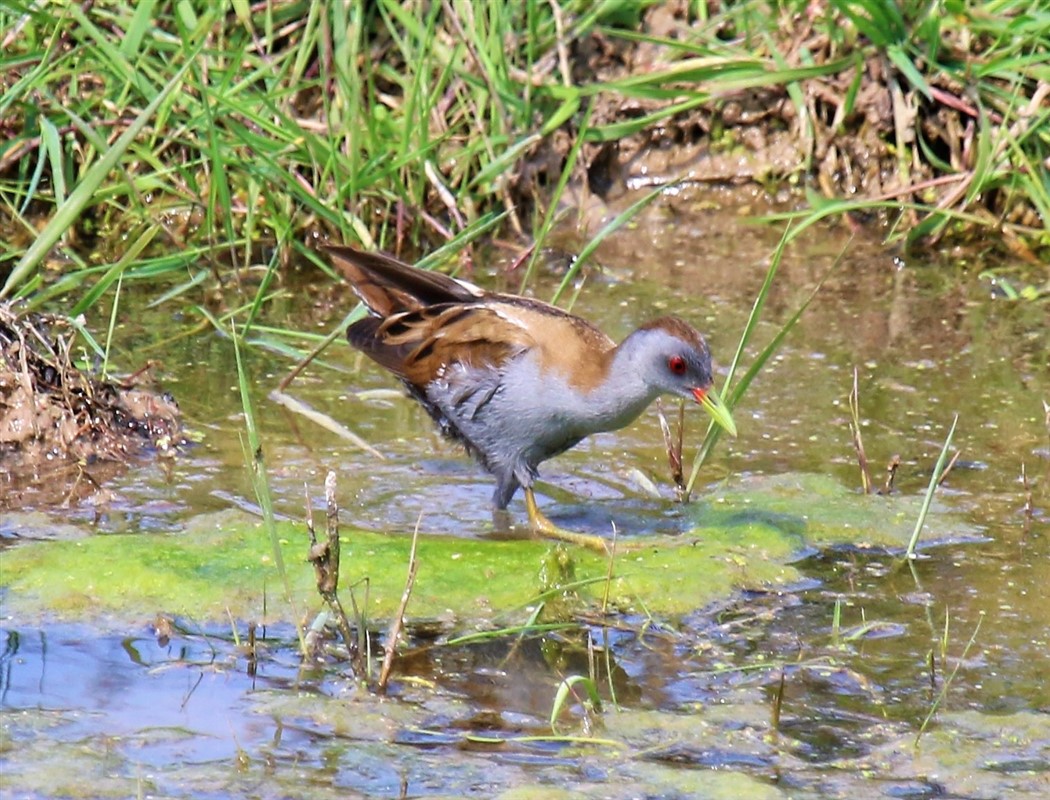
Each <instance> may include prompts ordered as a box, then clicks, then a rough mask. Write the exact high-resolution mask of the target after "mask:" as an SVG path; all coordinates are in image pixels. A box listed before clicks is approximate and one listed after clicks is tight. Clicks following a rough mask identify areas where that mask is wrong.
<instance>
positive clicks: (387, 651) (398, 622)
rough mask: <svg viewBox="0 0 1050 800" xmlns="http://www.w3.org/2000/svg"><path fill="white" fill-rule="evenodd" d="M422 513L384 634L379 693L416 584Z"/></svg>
mask: <svg viewBox="0 0 1050 800" xmlns="http://www.w3.org/2000/svg"><path fill="white" fill-rule="evenodd" d="M422 520H423V515H422V514H420V516H419V519H418V520H416V527H415V529H413V531H412V550H411V551H410V552H409V555H408V576H407V577H406V578H405V590H404V591H403V592H402V593H401V604H400V605H399V606H398V607H397V614H395V615H394V619H393V620H391V622H390V630H389V631H387V635H386V646H385V647H384V648H383V668H382V669H381V670H380V671H379V684H378V686H377V687H376V688H377V690H378V691H379V692H380V693H381V694H385V693H386V686H387V683H388V682H389V681H390V670H391V669H393V666H394V654H395V653H396V652H397V640H398V639H399V638H400V637H401V630H402V629H403V628H404V627H405V609H406V608H408V600H409V598H410V597H411V596H412V587H413V586H415V585H416V571H417V570H418V568H419V562H418V561H417V560H416V543H417V542H418V541H419V523H420V522H422Z"/></svg>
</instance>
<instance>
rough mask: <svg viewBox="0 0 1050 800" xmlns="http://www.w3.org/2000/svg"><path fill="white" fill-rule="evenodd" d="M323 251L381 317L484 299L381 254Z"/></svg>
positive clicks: (335, 249) (444, 277)
mask: <svg viewBox="0 0 1050 800" xmlns="http://www.w3.org/2000/svg"><path fill="white" fill-rule="evenodd" d="M323 249H324V251H325V252H326V253H327V254H328V255H329V256H330V257H331V259H332V265H333V266H334V267H335V268H336V269H337V270H338V271H339V272H340V274H342V276H343V277H344V278H346V279H347V281H349V282H350V285H351V286H352V287H353V289H354V292H355V293H356V294H357V296H358V297H360V298H361V301H362V302H363V303H364V304H365V305H366V306H368V308H369V309H370V310H371V311H372V313H373V314H376V315H378V316H380V317H389V316H392V315H394V314H400V313H403V312H406V311H417V310H420V309H423V308H425V307H427V306H440V305H447V304H450V303H474V302H477V301H478V300H479V299H480V297H481V296H482V292H481V291H480V290H474V289H472V288H471V287H468V286H467V285H466V284H463V283H461V282H459V281H457V280H453V279H452V278H450V277H448V276H447V275H442V274H441V273H439V272H429V271H427V270H421V269H416V268H415V267H412V266H409V265H408V264H405V263H404V262H402V261H398V260H397V259H396V258H391V257H390V256H385V255H383V254H381V253H366V252H363V251H361V250H355V249H353V248H352V247H337V246H326V247H324V248H323Z"/></svg>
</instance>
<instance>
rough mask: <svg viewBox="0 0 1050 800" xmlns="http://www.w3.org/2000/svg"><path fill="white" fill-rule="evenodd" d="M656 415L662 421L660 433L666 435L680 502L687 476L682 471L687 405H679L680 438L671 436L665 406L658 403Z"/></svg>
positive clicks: (669, 461) (669, 459) (672, 476)
mask: <svg viewBox="0 0 1050 800" xmlns="http://www.w3.org/2000/svg"><path fill="white" fill-rule="evenodd" d="M656 414H657V417H658V418H659V420H660V431H661V432H662V433H663V435H664V446H665V447H666V448H667V462H668V464H670V466H671V480H672V481H674V485H675V490H676V493H677V494H678V500H679V502H681V501H682V499H683V498H684V497H685V475H684V474H683V471H682V443H683V440H684V436H685V403H682V402H680V403H679V404H678V436H677V438H675V437H674V436H672V434H671V426H670V424H668V422H667V417H666V416H664V409H663V405H662V404H661V403H660V402H659V401H657V406H656Z"/></svg>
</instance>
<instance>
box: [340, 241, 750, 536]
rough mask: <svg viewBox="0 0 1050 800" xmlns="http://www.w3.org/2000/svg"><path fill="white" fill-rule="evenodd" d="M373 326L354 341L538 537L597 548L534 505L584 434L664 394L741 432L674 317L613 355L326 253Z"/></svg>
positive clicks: (498, 308)
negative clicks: (543, 471)
mask: <svg viewBox="0 0 1050 800" xmlns="http://www.w3.org/2000/svg"><path fill="white" fill-rule="evenodd" d="M323 250H324V252H325V253H326V254H327V256H328V257H329V259H330V261H331V263H332V266H333V267H335V269H336V270H337V271H338V272H339V273H340V274H341V275H342V276H343V277H344V278H345V279H346V280H347V282H349V284H350V286H351V288H352V289H353V291H354V293H355V294H356V295H357V297H358V298H359V299H360V300H361V302H362V303H364V305H365V307H366V308H367V309H368V312H369V314H368V316H365V317H363V318H362V319H360V320H358V321H356V322H353V323H352V324H351V325H350V326H349V327H348V329H347V339H348V341H349V343H350V344H351V345H352V346H353V347H354V348H356V349H357V350H359V351H361V352H362V353H363V354H364V355H366V356H368V358H370V359H372V360H373V361H374V362H376V363H377V364H379V365H380V366H381V367H384V368H385V369H387V370H389V371H390V372H391V373H393V374H394V375H395V376H396V377H397V378H399V379H400V380H401V382H402V383H403V384H404V386H405V388H406V389H407V390H408V393H409V394H410V395H411V396H412V397H414V398H415V399H416V400H417V401H419V403H420V404H421V405H422V406H423V408H424V409H426V411H427V413H428V414H429V415H430V417H431V418H432V419H433V421H434V422H435V423H436V424H437V426H438V428H439V429H440V431H441V433H442V434H444V435H445V436H446V437H447V438H449V439H452V440H455V441H457V442H459V443H461V444H462V445H463V446H464V447H465V449H466V451H467V453H468V454H469V455H471V456H473V457H474V459H476V460H477V461H478V462H479V463H480V464H481V466H482V467H483V468H484V469H486V470H487V471H488V472H489V473H491V474H492V475H493V476H494V477H495V479H496V489H495V492H494V494H493V497H492V504H493V506H494V507H495V509H497V510H502V509H506V507H507V505H508V504H509V503H510V501H511V499H512V498H513V497H514V495H515V493H516V492H517V491H518V489H519V488H523V489H524V492H525V505H526V509H527V511H528V516H529V524H530V527H531V528H532V530H533V531H534V532H535V533H536V534H538V535H540V536H543V537H548V538H554V539H559V540H563V541H567V542H572V543H574V544H580V545H583V546H586V547H592V548H599V547H600V548H604V547H605V544H604V540H603V539H602V538H601V537H594V536H588V535H586V534H578V533H575V532H573V531H567V530H565V529H563V528H560V527H559V526H557V525H555V524H554V523H553V522H551V521H550V520H549V519H548V518H547V517H546V516H545V515H544V514H543V513H542V512H541V511H540V510H539V507H538V506H537V504H536V496H535V489H534V486H535V482H536V478H537V474H538V467H539V465H540V464H541V463H542V462H544V461H546V460H547V459H549V458H552V457H553V456H557V455H559V454H561V453H564V452H565V451H566V450H568V449H570V448H572V447H574V446H575V445H576V444H578V443H579V442H580V441H581V440H582V439H584V438H585V437H586V436H589V435H590V434H593V433H598V432H600V431H612V430H618V429H620V428H623V427H625V426H626V425H628V424H630V423H631V422H633V421H634V420H635V419H636V418H637V417H638V416H639V415H640V414H641V413H642V412H643V411H644V410H645V409H646V408H647V407H648V406H649V405H650V403H652V401H653V400H655V399H656V398H657V397H658V396H660V395H674V396H678V397H684V398H687V399H689V400H692V401H695V402H697V403H700V404H701V405H702V406H703V407H704V409H705V410H706V411H707V412H708V413H709V414H710V415H711V417H712V418H713V419H714V420H715V422H716V423H718V424H719V425H720V426H721V427H722V428H724V429H725V430H726V431H727V432H728V433H730V434H731V435H734V436H735V435H736V426H735V424H734V422H733V418H732V416H731V414H730V412H729V410H728V409H727V408H726V406H725V404H724V403H723V402H722V400H721V399H720V398H719V396H718V394H717V392H716V391H715V390H714V388H713V386H712V367H711V353H710V350H709V348H708V345H707V342H706V341H705V340H704V337H703V336H701V335H700V333H699V332H698V331H697V330H696V329H695V328H694V327H692V326H691V325H689V324H688V323H687V322H685V321H683V320H682V319H680V318H679V317H676V316H663V317H659V318H657V319H654V320H652V321H650V322H647V323H645V324H643V325H642V326H641V327H639V328H638V329H637V330H635V331H634V332H633V333H631V334H630V335H628V336H627V337H626V338H624V340H623V341H622V342H620V343H619V344H617V343H616V342H614V341H613V340H612V339H611V338H610V337H609V336H607V335H606V334H604V333H603V332H602V331H601V330H599V329H598V328H597V327H595V326H594V325H592V324H591V323H589V322H587V321H586V320H584V319H582V318H581V317H578V316H575V315H573V314H570V313H569V312H567V311H564V310H562V309H560V308H558V307H556V306H554V305H550V304H548V303H544V302H542V301H540V300H535V299H532V298H529V297H524V296H520V295H513V294H500V293H496V292H491V291H486V290H484V289H481V288H479V287H477V286H475V285H473V284H471V283H468V282H467V281H463V280H458V279H455V278H451V277H449V276H447V275H444V274H442V273H439V272H433V271H429V270H422V269H419V268H417V267H414V266H411V265H409V264H406V263H404V262H402V261H400V260H398V259H396V258H393V257H391V256H388V255H384V254H382V253H378V252H365V251H362V250H357V249H354V248H352V247H348V246H340V245H326V246H324V247H323Z"/></svg>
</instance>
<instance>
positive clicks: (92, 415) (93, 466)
mask: <svg viewBox="0 0 1050 800" xmlns="http://www.w3.org/2000/svg"><path fill="white" fill-rule="evenodd" d="M75 339H76V331H75V329H74V328H73V327H72V326H71V325H70V323H69V321H68V320H66V319H64V318H61V317H53V316H48V315H23V316H19V315H17V314H16V313H14V312H13V311H12V310H11V308H10V307H7V306H0V354H2V357H0V509H5V508H8V509H10V508H17V507H19V506H20V505H21V504H22V502H23V500H24V498H25V496H26V494H27V493H28V492H31V493H32V494H33V495H34V505H39V504H44V503H58V502H69V501H75V500H79V499H83V498H84V497H85V496H88V495H93V494H95V493H96V492H97V491H98V490H99V489H100V488H101V483H102V479H103V477H104V476H106V475H109V474H112V472H114V471H115V470H114V467H118V468H119V466H120V465H122V464H124V463H125V462H127V460H128V459H129V458H131V457H132V456H135V455H137V454H140V453H143V452H144V451H153V452H157V453H161V454H167V453H170V452H172V451H173V448H174V447H175V446H176V445H178V444H179V443H181V441H182V433H181V425H180V423H179V410H178V406H177V405H176V404H175V401H174V400H173V399H171V398H170V397H169V396H167V395H164V394H158V393H156V392H154V391H151V390H149V389H146V388H138V387H136V386H135V385H134V384H133V383H131V382H129V383H126V384H120V383H114V382H111V381H104V380H99V379H98V378H95V377H93V376H91V375H90V374H88V373H87V372H86V371H85V370H81V369H79V368H78V367H77V366H76V365H75V364H74V363H73V360H72V353H73V352H74V349H73V344H74V341H75Z"/></svg>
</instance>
